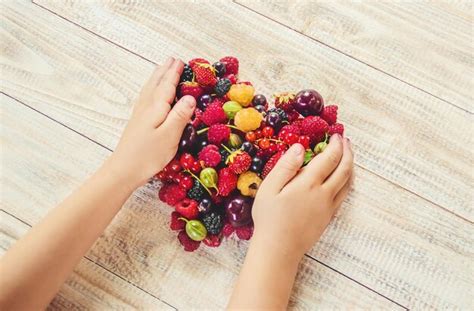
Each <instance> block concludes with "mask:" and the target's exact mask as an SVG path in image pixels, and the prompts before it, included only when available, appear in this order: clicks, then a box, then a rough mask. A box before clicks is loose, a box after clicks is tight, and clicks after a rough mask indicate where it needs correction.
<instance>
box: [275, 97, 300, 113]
mask: <svg viewBox="0 0 474 311" xmlns="http://www.w3.org/2000/svg"><path fill="white" fill-rule="evenodd" d="M294 102H295V94H294V93H288V92H286V93H279V94H275V107H277V108H281V109H283V110H284V111H287V112H288V111H293V110H294V109H295V108H294V107H293V104H294Z"/></svg>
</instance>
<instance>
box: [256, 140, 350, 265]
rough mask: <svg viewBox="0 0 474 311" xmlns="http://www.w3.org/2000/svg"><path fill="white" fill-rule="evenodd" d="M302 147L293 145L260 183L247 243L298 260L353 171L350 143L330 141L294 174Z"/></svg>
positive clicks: (341, 195)
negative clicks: (250, 235)
mask: <svg viewBox="0 0 474 311" xmlns="http://www.w3.org/2000/svg"><path fill="white" fill-rule="evenodd" d="M303 158H304V149H303V147H302V146H301V145H299V144H297V145H293V146H292V147H291V148H290V149H289V150H288V152H286V153H285V155H284V156H283V157H282V158H281V159H280V161H278V163H277V165H276V166H275V168H274V169H273V170H272V171H271V172H270V174H269V175H268V176H267V178H266V179H265V180H264V182H263V183H262V185H261V186H260V189H259V191H258V193H257V197H256V198H255V202H254V205H253V211H252V215H253V219H254V223H255V233H254V238H253V239H252V244H258V245H259V246H258V248H266V249H268V250H269V253H271V254H275V252H276V253H277V254H280V255H282V256H288V258H293V259H295V261H297V262H299V260H300V259H301V257H302V256H303V255H304V253H305V252H307V251H308V250H309V249H310V248H311V247H312V246H313V245H314V243H315V242H317V241H318V239H319V237H320V236H321V234H322V233H323V231H324V230H325V228H326V227H327V225H328V224H329V221H330V220H331V218H332V216H333V215H334V213H335V212H336V210H337V208H338V207H339V206H340V205H341V204H342V201H343V200H344V199H345V198H346V196H347V194H348V192H349V189H350V185H351V177H352V171H353V153H352V149H351V144H350V141H349V140H348V139H347V138H342V137H341V136H340V135H334V136H332V137H331V140H330V143H329V144H328V146H327V147H326V149H325V150H324V152H323V153H321V154H319V155H317V156H316V157H315V158H314V159H313V160H311V162H310V163H309V164H308V165H307V166H306V167H304V168H303V169H301V170H300V167H301V165H302V163H303V160H304V159H303Z"/></svg>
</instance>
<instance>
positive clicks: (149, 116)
mask: <svg viewBox="0 0 474 311" xmlns="http://www.w3.org/2000/svg"><path fill="white" fill-rule="evenodd" d="M183 67H184V64H183V62H182V61H180V60H175V59H173V58H169V59H168V60H167V61H166V62H165V63H164V64H163V65H162V66H158V67H157V68H156V69H155V71H154V72H153V74H152V75H151V77H150V78H149V80H148V81H147V82H146V84H145V86H144V87H143V89H142V91H141V92H140V97H139V99H138V101H137V103H136V104H135V107H134V109H133V113H132V117H131V118H130V121H129V122H128V124H127V127H126V128H125V130H124V132H123V134H122V137H121V139H120V142H119V144H118V146H117V148H116V150H115V151H114V153H113V154H112V156H111V157H110V158H109V160H108V161H107V162H106V164H105V166H106V167H108V168H109V169H111V170H112V173H113V174H114V175H115V176H118V177H119V178H123V180H124V182H126V183H127V186H129V187H131V188H132V189H135V188H137V187H139V186H141V185H143V184H145V183H146V182H147V181H148V180H149V179H150V178H151V177H152V176H153V175H154V174H156V173H158V172H159V171H161V170H162V169H163V168H164V167H165V166H166V164H168V162H170V161H171V160H172V159H173V157H174V156H175V154H176V151H177V149H178V144H179V140H180V138H181V134H182V132H183V130H184V127H185V126H186V124H187V123H188V122H189V120H190V119H191V117H192V114H193V112H194V108H195V106H196V101H195V99H194V98H193V97H192V96H184V97H182V98H181V99H180V100H179V101H178V102H177V103H176V105H175V106H174V107H173V108H172V109H171V104H172V103H173V100H174V98H175V95H176V94H175V93H176V87H177V85H178V83H179V78H180V76H181V73H182V71H183Z"/></svg>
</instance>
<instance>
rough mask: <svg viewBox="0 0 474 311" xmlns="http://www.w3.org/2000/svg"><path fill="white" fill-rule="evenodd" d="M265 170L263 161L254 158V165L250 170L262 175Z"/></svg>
mask: <svg viewBox="0 0 474 311" xmlns="http://www.w3.org/2000/svg"><path fill="white" fill-rule="evenodd" d="M262 169H263V160H262V159H260V158H259V157H254V158H253V159H252V164H251V165H250V170H251V171H252V172H255V173H260V172H261V171H262Z"/></svg>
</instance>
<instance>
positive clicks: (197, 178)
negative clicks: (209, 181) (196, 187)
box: [185, 170, 212, 196]
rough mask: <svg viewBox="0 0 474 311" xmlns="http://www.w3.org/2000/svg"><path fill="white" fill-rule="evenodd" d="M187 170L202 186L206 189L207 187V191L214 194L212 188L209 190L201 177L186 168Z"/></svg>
mask: <svg viewBox="0 0 474 311" xmlns="http://www.w3.org/2000/svg"><path fill="white" fill-rule="evenodd" d="M185 172H187V173H188V174H189V175H191V176H192V177H193V178H194V179H196V180H197V181H198V182H199V183H200V184H201V186H203V187H204V189H206V191H207V192H208V193H209V195H211V196H212V192H211V190H209V188H207V187H206V186H205V185H204V184H203V183H202V181H201V180H200V179H199V177H197V176H196V175H194V174H193V173H192V172H191V171H190V170H185Z"/></svg>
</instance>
